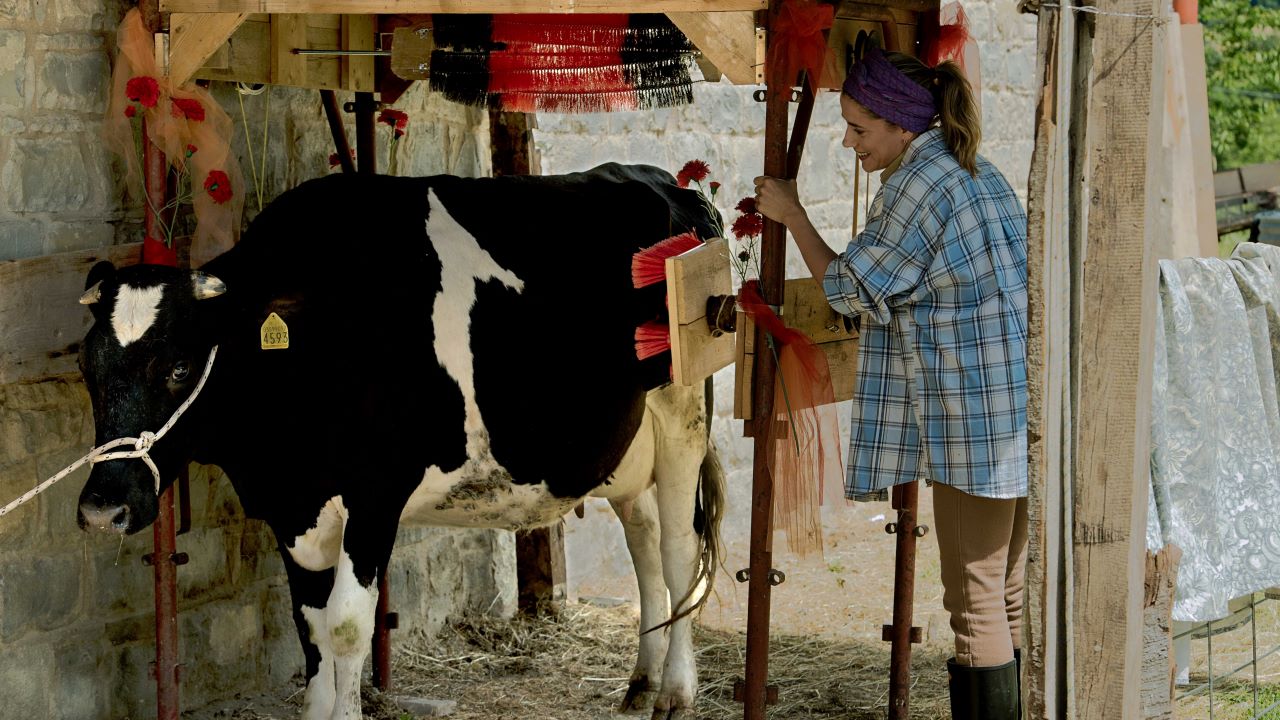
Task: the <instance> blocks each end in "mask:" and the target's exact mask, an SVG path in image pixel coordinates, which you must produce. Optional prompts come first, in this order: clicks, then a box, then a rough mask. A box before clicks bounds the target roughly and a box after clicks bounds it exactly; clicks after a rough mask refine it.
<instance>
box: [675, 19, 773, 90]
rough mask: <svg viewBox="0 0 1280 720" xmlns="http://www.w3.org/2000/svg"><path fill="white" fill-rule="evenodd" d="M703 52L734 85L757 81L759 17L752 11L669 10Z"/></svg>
mask: <svg viewBox="0 0 1280 720" xmlns="http://www.w3.org/2000/svg"><path fill="white" fill-rule="evenodd" d="M667 17H668V18H671V22H672V23H674V24H675V26H676V27H678V28H680V32H682V33H684V34H685V37H687V38H689V41H690V42H692V43H693V44H694V46H695V47H697V48H698V49H699V50H701V51H702V55H703V57H704V58H706V59H707V60H710V61H711V63H712V64H713V65H715V66H716V69H717V70H719V71H720V72H721V73H722V74H723V75H724V76H725V77H727V78H729V82H732V83H733V84H734V85H754V84H755V83H756V82H757V80H756V67H755V63H756V20H755V13H751V12H717V13H711V12H701V13H676V12H673V13H667Z"/></svg>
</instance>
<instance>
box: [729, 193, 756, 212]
mask: <svg viewBox="0 0 1280 720" xmlns="http://www.w3.org/2000/svg"><path fill="white" fill-rule="evenodd" d="M733 209H734V210H737V211H738V212H740V213H747V214H751V213H754V212H758V211H757V210H756V199H755V197H754V196H752V195H748V196H746V197H744V198H742V199H741V200H739V201H738V204H737V205H734V206H733Z"/></svg>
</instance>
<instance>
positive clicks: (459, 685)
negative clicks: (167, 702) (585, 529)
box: [186, 604, 949, 720]
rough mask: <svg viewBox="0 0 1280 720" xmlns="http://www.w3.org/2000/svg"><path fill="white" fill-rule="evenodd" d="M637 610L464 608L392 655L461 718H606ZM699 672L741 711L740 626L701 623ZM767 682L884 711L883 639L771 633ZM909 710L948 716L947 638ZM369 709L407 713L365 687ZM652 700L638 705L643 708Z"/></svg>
mask: <svg viewBox="0 0 1280 720" xmlns="http://www.w3.org/2000/svg"><path fill="white" fill-rule="evenodd" d="M636 615H637V613H636V611H635V610H633V609H632V608H630V607H618V608H597V607H591V606H588V605H580V604H573V605H569V606H567V607H566V608H565V609H564V610H563V611H562V612H561V613H560V614H559V615H558V616H554V617H543V618H524V617H518V618H516V619H514V620H510V621H504V620H499V619H494V618H488V617H471V618H464V619H462V620H459V621H457V622H454V623H453V624H452V625H449V626H448V627H446V628H445V629H444V630H442V631H441V633H440V635H439V636H438V637H436V638H434V639H427V638H424V637H412V638H402V641H401V642H400V643H399V644H398V645H397V646H396V651H395V656H394V658H393V662H394V669H393V675H392V678H393V681H394V684H395V686H394V693H393V694H403V695H411V696H418V697H429V698H441V699H451V700H456V701H457V703H458V704H457V709H456V710H455V711H454V713H453V714H452V715H450V717H451V718H455V719H456V720H515V719H516V718H519V719H520V720H527V719H528V718H540V719H541V718H546V719H547V720H609V719H613V718H623V717H637V716H635V715H631V716H622V715H617V714H616V713H614V709H616V707H617V705H618V703H619V702H620V701H621V700H622V697H623V695H624V694H625V693H626V688H627V680H628V678H629V677H630V674H631V668H632V664H633V663H634V662H635V652H636V647H637V637H636V629H635V628H636ZM694 647H695V650H696V652H697V654H698V676H699V680H700V683H701V685H700V689H699V700H698V713H697V714H698V717H699V718H710V719H715V720H720V719H724V720H729V719H730V718H733V719H736V718H741V717H742V706H741V705H740V704H738V703H736V702H734V700H733V684H734V681H735V680H736V679H737V678H739V677H741V676H742V672H743V658H744V654H745V648H746V639H745V635H744V634H743V633H741V632H724V631H720V630H713V629H709V628H705V627H702V626H695V632H694ZM771 648H772V650H771V660H770V672H769V677H770V682H771V683H775V684H777V685H778V687H779V692H780V701H779V703H778V704H777V705H774V706H771V707H770V708H769V711H768V716H769V717H770V718H787V719H788V720H793V719H794V720H816V719H818V718H842V719H850V720H871V719H872V718H874V719H876V720H879V719H880V718H883V717H884V715H885V709H884V708H885V702H886V696H887V692H888V680H887V669H888V661H889V651H888V643H876V644H874V645H870V644H867V643H866V642H865V641H862V640H852V641H849V642H835V641H828V640H819V639H815V638H812V637H797V636H789V635H779V634H775V635H774V636H773V637H772V639H771ZM913 655H914V662H913V673H914V674H913V678H914V681H915V686H914V687H913V688H912V712H911V716H912V717H913V718H923V719H926V720H930V719H933V718H947V717H949V713H948V711H947V708H946V704H947V699H946V674H945V670H944V669H943V668H944V667H945V648H939V647H935V646H933V645H925V646H923V647H920V646H917V647H916V649H915V652H914V653H913ZM301 700H302V693H301V691H300V690H298V691H296V692H294V693H293V694H292V695H291V696H289V697H288V698H287V699H273V698H256V699H254V700H240V701H237V702H235V703H231V704H227V705H223V706H222V708H220V709H216V710H210V711H206V712H202V713H200V714H198V715H191V714H189V715H187V716H186V717H187V718H188V720H292V719H293V718H296V717H297V714H298V711H299V709H300V705H301ZM365 714H366V717H367V718H369V719H370V720H403V719H404V718H408V717H410V716H409V715H408V714H406V713H404V712H403V711H400V710H399V709H397V708H396V706H395V705H394V704H393V703H391V702H390V701H389V699H388V698H386V697H383V696H380V695H379V694H377V693H376V692H375V691H366V695H365ZM647 714H648V713H647V712H646V713H645V714H644V715H643V716H642V717H647Z"/></svg>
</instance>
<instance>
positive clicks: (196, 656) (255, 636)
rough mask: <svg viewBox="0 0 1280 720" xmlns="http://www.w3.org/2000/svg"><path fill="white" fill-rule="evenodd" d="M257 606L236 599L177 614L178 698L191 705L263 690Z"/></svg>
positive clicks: (252, 600)
mask: <svg viewBox="0 0 1280 720" xmlns="http://www.w3.org/2000/svg"><path fill="white" fill-rule="evenodd" d="M258 603H259V600H258V596H257V595H256V594H253V593H249V594H238V595H237V596H236V597H234V598H232V599H230V600H221V601H216V602H210V603H206V604H203V605H200V606H198V607H195V608H184V611H183V612H182V613H181V614H180V615H179V617H178V622H179V627H180V633H181V635H182V652H183V664H184V672H183V695H184V697H185V698H186V699H187V702H188V703H189V704H190V705H191V706H193V707H198V706H200V705H203V704H207V703H210V702H213V701H215V700H218V699H220V698H225V697H227V696H229V695H232V694H234V693H251V692H259V691H261V690H264V689H266V688H265V686H264V684H263V682H262V673H261V659H262V618H261V616H260V615H259V613H258Z"/></svg>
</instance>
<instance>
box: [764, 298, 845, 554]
mask: <svg viewBox="0 0 1280 720" xmlns="http://www.w3.org/2000/svg"><path fill="white" fill-rule="evenodd" d="M738 306H739V307H740V308H741V309H742V311H743V312H744V313H746V314H747V315H748V316H750V317H751V320H752V322H754V323H756V324H757V325H759V326H761V327H762V328H764V330H765V332H767V333H769V335H770V336H772V337H773V339H774V344H775V345H776V347H777V353H778V374H777V377H776V378H775V380H774V392H773V414H774V417H773V418H771V419H770V420H771V421H770V422H765V423H762V424H760V425H757V427H761V425H763V427H764V428H765V431H764V436H760V435H757V437H756V442H763V443H767V448H768V451H767V456H768V466H769V473H770V475H771V476H772V477H773V481H774V484H773V497H774V502H773V526H774V528H775V529H781V530H785V531H786V533H787V548H788V549H790V550H791V551H792V552H794V553H796V554H797V555H805V554H807V553H809V552H811V551H814V550H817V551H818V553H819V554H821V553H822V520H821V516H820V515H819V511H818V506H819V505H820V504H821V502H822V498H823V497H824V496H825V495H826V493H827V492H830V491H834V490H837V489H840V488H843V486H844V461H843V460H842V458H841V452H840V425H839V421H838V420H837V418H836V408H835V405H834V403H835V391H834V390H832V387H831V369H830V368H829V367H828V365H827V356H826V354H825V353H823V352H822V350H821V349H820V348H819V347H818V346H817V345H816V344H814V342H813V340H811V339H809V337H808V336H807V335H805V334H804V333H803V332H801V331H799V330H796V329H794V328H789V327H787V326H786V325H785V324H783V322H782V320H781V319H780V318H779V317H778V316H777V314H776V313H774V311H773V309H772V308H770V307H769V306H768V305H767V304H765V302H764V300H763V299H762V298H761V297H760V293H759V291H758V290H757V288H756V281H754V280H752V281H750V282H748V283H746V284H744V285H743V286H742V289H741V290H740V291H739V292H738ZM756 352H757V353H760V352H768V350H767V349H765V348H760V349H757V350H756Z"/></svg>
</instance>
